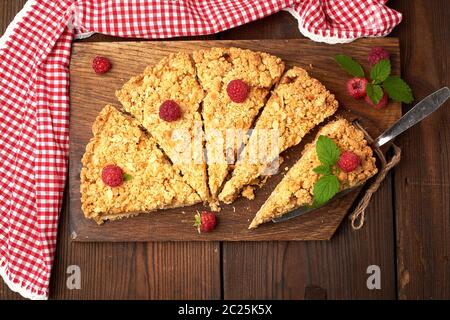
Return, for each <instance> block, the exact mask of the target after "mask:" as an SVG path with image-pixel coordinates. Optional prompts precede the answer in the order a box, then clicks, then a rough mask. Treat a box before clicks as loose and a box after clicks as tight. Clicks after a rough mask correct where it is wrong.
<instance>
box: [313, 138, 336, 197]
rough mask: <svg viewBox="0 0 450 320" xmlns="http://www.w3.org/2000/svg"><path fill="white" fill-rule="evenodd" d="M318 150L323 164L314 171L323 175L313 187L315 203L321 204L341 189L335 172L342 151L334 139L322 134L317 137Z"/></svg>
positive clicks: (318, 155)
mask: <svg viewBox="0 0 450 320" xmlns="http://www.w3.org/2000/svg"><path fill="white" fill-rule="evenodd" d="M316 152H317V158H318V159H319V161H320V163H321V164H320V166H318V167H315V168H314V169H313V171H314V172H315V173H318V174H321V175H322V176H321V177H320V178H319V180H317V182H316V183H315V184H314V187H313V196H314V203H313V205H314V206H320V205H322V204H324V203H326V202H327V201H328V200H330V199H331V198H333V197H334V195H335V194H336V193H338V191H339V180H338V178H337V177H336V175H335V174H334V173H335V172H336V171H337V168H336V163H337V162H338V160H339V157H340V155H341V151H340V150H339V148H338V146H337V145H336V143H335V142H334V141H333V140H332V139H330V138H328V137H327V136H324V135H321V136H319V138H318V139H317V143H316Z"/></svg>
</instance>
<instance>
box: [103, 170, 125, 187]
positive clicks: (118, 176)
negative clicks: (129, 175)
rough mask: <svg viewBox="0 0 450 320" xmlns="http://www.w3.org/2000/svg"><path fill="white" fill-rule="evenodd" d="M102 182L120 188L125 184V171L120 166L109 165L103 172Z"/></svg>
mask: <svg viewBox="0 0 450 320" xmlns="http://www.w3.org/2000/svg"><path fill="white" fill-rule="evenodd" d="M102 180H103V182H104V183H105V184H106V185H108V186H110V187H118V186H120V185H121V184H122V182H123V170H122V169H121V168H120V167H119V166H116V165H114V164H109V165H107V166H105V167H104V168H103V170H102Z"/></svg>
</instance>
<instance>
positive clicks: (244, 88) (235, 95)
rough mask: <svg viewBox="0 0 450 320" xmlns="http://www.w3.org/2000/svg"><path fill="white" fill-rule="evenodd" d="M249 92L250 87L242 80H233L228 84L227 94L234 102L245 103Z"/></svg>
mask: <svg viewBox="0 0 450 320" xmlns="http://www.w3.org/2000/svg"><path fill="white" fill-rule="evenodd" d="M249 92H250V87H249V86H248V85H247V84H246V83H245V82H244V81H242V80H231V81H230V82H228V85H227V93H228V96H229V97H230V99H231V101H233V102H236V103H241V102H244V101H245V99H247V97H248V93H249Z"/></svg>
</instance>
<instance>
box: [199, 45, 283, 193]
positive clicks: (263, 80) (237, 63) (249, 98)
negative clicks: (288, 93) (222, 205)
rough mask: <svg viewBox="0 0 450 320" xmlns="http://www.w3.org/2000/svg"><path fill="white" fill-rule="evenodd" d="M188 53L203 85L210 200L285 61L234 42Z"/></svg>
mask: <svg viewBox="0 0 450 320" xmlns="http://www.w3.org/2000/svg"><path fill="white" fill-rule="evenodd" d="M193 59H194V62H195V67H196V72H197V77H198V79H199V81H200V84H201V86H202V87H203V89H204V91H205V98H204V100H203V109H202V117H203V123H204V127H205V134H206V154H207V160H208V161H207V162H208V184H209V188H210V192H211V196H212V198H213V201H214V200H217V196H218V193H219V191H220V188H221V186H222V184H223V183H224V181H225V178H226V177H227V175H228V172H229V170H230V167H231V166H232V165H234V163H235V159H236V153H237V151H238V150H239V149H240V148H241V147H242V145H243V144H245V140H246V136H247V131H248V129H249V128H250V127H251V126H252V124H253V122H254V120H255V117H256V116H257V114H258V112H259V111H260V109H261V108H262V107H263V106H264V104H265V102H266V99H267V95H268V94H269V91H270V89H271V88H272V86H273V85H274V84H275V83H277V82H278V81H279V79H280V77H281V75H282V73H283V71H284V63H283V61H282V60H281V59H280V58H278V57H276V56H273V55H270V54H267V53H263V52H255V51H250V50H244V49H239V48H210V49H204V50H198V51H194V53H193Z"/></svg>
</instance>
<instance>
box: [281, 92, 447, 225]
mask: <svg viewBox="0 0 450 320" xmlns="http://www.w3.org/2000/svg"><path fill="white" fill-rule="evenodd" d="M448 98H450V89H449V88H448V87H443V88H441V89H439V90H437V91H435V92H433V93H432V94H430V95H429V96H427V97H426V98H424V99H423V100H421V101H420V102H419V103H417V104H416V105H415V106H414V107H413V108H412V109H411V110H409V111H408V112H407V113H405V115H404V116H403V117H401V118H400V119H398V120H397V122H395V123H394V124H393V125H392V126H391V127H390V128H389V129H387V130H386V131H385V132H383V133H382V134H381V135H380V136H379V137H378V138H376V139H375V141H374V145H375V146H376V147H381V146H382V145H384V144H386V143H388V142H389V141H391V140H393V139H394V138H395V137H397V136H398V135H399V134H401V133H402V132H404V131H406V130H407V129H409V128H411V127H412V126H413V125H415V124H417V123H419V122H420V121H422V120H423V119H425V118H426V117H428V116H429V115H430V114H432V113H433V112H434V111H436V110H437V109H439V107H440V106H441V105H443V104H444V102H445V101H446V100H447V99H448ZM358 187H360V186H356V187H352V188H349V189H346V190H343V191H341V192H339V193H338V194H336V195H335V196H334V197H333V198H332V199H331V200H329V201H328V202H326V203H324V204H323V205H321V206H318V207H311V206H303V207H300V208H297V209H295V210H292V211H291V212H289V213H287V214H285V215H283V216H281V217H279V218H274V219H272V221H273V222H275V223H277V222H282V221H286V220H289V219H292V218H295V217H298V216H301V215H303V214H305V213H308V212H311V211H314V210H316V209H318V208H320V207H323V206H325V205H327V204H329V203H330V202H331V201H334V200H336V199H338V198H341V197H343V196H344V195H346V194H348V193H350V192H351V191H353V190H355V189H356V188H358Z"/></svg>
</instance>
